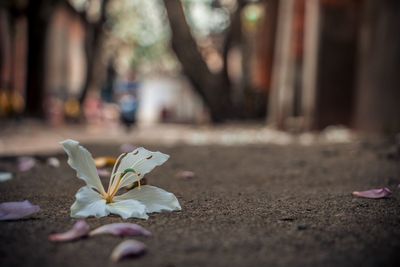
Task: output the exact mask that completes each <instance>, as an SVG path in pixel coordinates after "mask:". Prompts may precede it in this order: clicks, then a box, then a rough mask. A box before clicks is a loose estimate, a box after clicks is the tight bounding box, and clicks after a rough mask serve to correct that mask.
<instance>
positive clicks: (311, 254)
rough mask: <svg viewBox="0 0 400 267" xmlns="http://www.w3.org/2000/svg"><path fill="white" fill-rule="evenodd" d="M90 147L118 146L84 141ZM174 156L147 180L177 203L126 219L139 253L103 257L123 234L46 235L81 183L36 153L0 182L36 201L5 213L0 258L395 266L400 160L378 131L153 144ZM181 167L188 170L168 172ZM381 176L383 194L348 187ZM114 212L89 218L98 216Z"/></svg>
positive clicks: (110, 149)
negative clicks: (36, 208) (302, 140)
mask: <svg viewBox="0 0 400 267" xmlns="http://www.w3.org/2000/svg"><path fill="white" fill-rule="evenodd" d="M88 148H89V150H90V151H92V153H93V154H94V155H95V156H101V155H117V154H118V153H119V152H118V149H119V145H117V144H115V145H105V144H102V145H94V144H91V145H88ZM150 148H151V149H155V150H160V151H162V152H165V153H168V154H170V155H171V158H170V159H169V161H168V162H167V163H166V164H165V165H163V166H162V167H159V168H157V169H156V170H155V171H153V172H152V173H150V175H148V179H149V183H151V184H153V185H156V186H159V187H161V188H164V189H166V190H168V191H171V192H173V193H175V194H176V196H177V197H178V199H179V201H180V203H181V205H182V211H181V212H174V213H162V214H153V215H151V216H150V218H149V219H148V220H147V221H145V220H135V219H129V220H128V221H130V222H135V223H138V224H140V225H142V226H144V227H145V228H147V229H149V230H150V231H152V233H153V237H151V238H137V239H138V240H141V241H143V242H144V243H145V244H146V245H147V246H148V253H147V254H146V255H144V256H143V257H141V258H138V259H133V260H128V261H124V262H121V263H118V264H114V263H112V262H111V261H110V260H109V256H110V253H111V251H112V249H113V248H114V246H116V245H117V244H118V243H119V242H121V241H122V239H123V238H117V237H112V236H99V237H95V238H90V239H83V240H80V241H77V242H72V243H64V244H54V243H50V242H49V241H47V237H48V235H49V234H51V233H54V232H59V231H63V230H66V229H69V228H70V227H71V226H72V225H73V223H74V222H75V220H74V219H72V218H70V217H69V207H70V206H71V204H72V203H73V201H74V194H75V193H76V191H77V190H78V189H79V188H80V187H81V186H82V185H83V182H82V181H81V180H79V179H77V178H75V173H74V172H73V170H72V169H70V168H69V167H68V166H67V164H66V158H65V157H64V155H62V154H60V155H58V156H59V157H60V159H61V162H62V164H61V167H60V168H52V167H49V166H46V165H45V164H44V163H43V162H42V163H40V164H39V165H37V166H36V167H35V168H34V169H33V170H31V171H29V172H26V173H17V172H16V167H15V163H14V162H13V159H12V158H11V159H10V158H3V159H1V160H0V168H1V169H2V170H9V171H13V172H14V173H15V178H14V179H13V180H11V181H7V182H4V183H0V201H1V202H3V201H19V200H25V199H28V200H30V201H31V202H33V203H34V204H38V205H40V206H41V208H42V210H41V212H39V213H37V214H35V215H33V216H32V217H31V218H29V219H24V220H20V221H12V222H0V240H1V241H0V242H1V243H0V266H10V267H11V266H85V267H91V266H114V265H118V266H165V267H167V266H182V267H184V266H363V267H366V266H400V254H399V251H400V189H396V188H397V185H398V184H399V183H400V161H399V160H398V159H393V158H391V157H390V155H389V156H388V153H387V152H388V151H389V150H390V147H389V145H388V144H386V143H384V142H379V143H373V142H372V143H371V142H370V143H368V142H358V143H353V144H342V145H338V144H336V145H312V146H299V145H287V146H277V145H262V146H260V145H246V146H187V145H180V146H179V145H178V146H164V147H163V146H159V147H150ZM179 170H191V171H194V172H195V173H196V177H195V178H193V179H182V178H177V177H175V174H176V173H177V172H178V171H179ZM383 186H388V187H390V188H391V189H392V190H393V191H394V195H393V196H392V197H391V198H389V199H381V200H370V199H360V198H354V197H352V195H351V192H352V191H354V190H365V189H370V188H376V187H383ZM122 221H123V220H122V219H120V218H119V217H107V218H101V219H95V218H90V219H88V220H87V222H88V223H89V224H90V226H91V227H97V226H100V225H103V224H106V223H111V222H122Z"/></svg>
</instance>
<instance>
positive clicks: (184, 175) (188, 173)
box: [176, 171, 195, 179]
mask: <svg viewBox="0 0 400 267" xmlns="http://www.w3.org/2000/svg"><path fill="white" fill-rule="evenodd" d="M176 177H177V178H182V179H192V178H194V177H195V174H194V172H192V171H180V172H178V173H177V174H176Z"/></svg>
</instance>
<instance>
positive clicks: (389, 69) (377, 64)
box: [355, 0, 400, 134]
mask: <svg viewBox="0 0 400 267" xmlns="http://www.w3.org/2000/svg"><path fill="white" fill-rule="evenodd" d="M365 7H366V9H365V12H364V14H363V15H364V17H363V22H362V26H361V27H362V28H361V36H360V40H359V43H360V45H361V47H360V50H361V53H360V62H359V66H360V72H359V79H358V88H357V89H358V92H357V94H358V95H357V98H356V99H357V110H356V118H355V119H356V121H355V122H356V127H357V128H358V129H360V130H363V131H366V132H377V133H389V134H390V133H396V132H399V131H400V119H399V118H400V104H399V100H400V89H399V84H400V75H399V69H400V35H399V25H400V2H399V1H393V0H382V1H374V0H368V1H366V5H365Z"/></svg>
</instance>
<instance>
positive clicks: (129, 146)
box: [119, 144, 137, 153]
mask: <svg viewBox="0 0 400 267" xmlns="http://www.w3.org/2000/svg"><path fill="white" fill-rule="evenodd" d="M136 148H137V146H134V145H132V144H122V145H121V146H120V148H119V150H120V151H121V152H122V153H129V152H132V151H133V150H135V149H136Z"/></svg>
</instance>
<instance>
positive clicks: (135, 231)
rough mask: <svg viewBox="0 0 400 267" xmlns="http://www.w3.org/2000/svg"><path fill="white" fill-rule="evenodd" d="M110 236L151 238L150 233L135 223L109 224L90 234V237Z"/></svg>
mask: <svg viewBox="0 0 400 267" xmlns="http://www.w3.org/2000/svg"><path fill="white" fill-rule="evenodd" d="M101 234H110V235H116V236H138V235H139V236H151V233H150V231H148V230H146V229H144V228H143V227H142V226H140V225H138V224H136V223H111V224H106V225H103V226H100V227H99V228H96V229H95V230H93V231H91V232H90V234H89V235H90V236H94V235H101Z"/></svg>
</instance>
